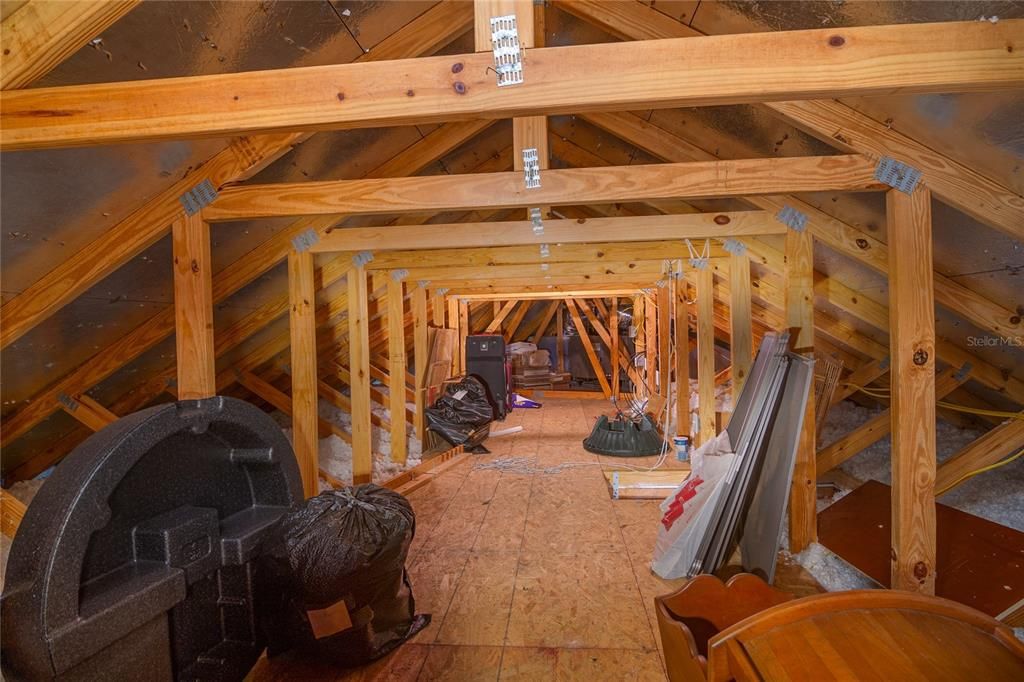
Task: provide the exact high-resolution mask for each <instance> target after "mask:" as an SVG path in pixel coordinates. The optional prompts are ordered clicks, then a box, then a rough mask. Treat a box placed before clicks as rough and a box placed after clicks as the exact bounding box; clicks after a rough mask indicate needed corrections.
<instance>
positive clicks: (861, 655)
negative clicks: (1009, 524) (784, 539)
mask: <svg viewBox="0 0 1024 682" xmlns="http://www.w3.org/2000/svg"><path fill="white" fill-rule="evenodd" d="M733 679H736V680H772V681H773V682H774V681H776V680H814V681H815V682H817V681H819V680H900V681H901V682H904V681H906V680H929V681H931V680H968V681H969V682H982V681H984V682H994V681H995V680H1015V681H1019V680H1024V644H1021V642H1019V641H1018V640H1016V639H1014V637H1013V631H1012V630H1010V628H1008V627H1006V626H1005V625H1003V624H1002V623H1000V622H999V621H997V620H995V619H994V618H991V617H990V616H987V615H985V614H983V613H981V612H980V611H976V610H975V609H972V608H970V607H967V606H964V605H962V604H958V603H956V602H952V601H948V600H946V599H939V598H937V597H928V596H924V595H917V594H912V593H909V592H895V591H890V590H855V591H851V592H837V593H831V594H822V595H815V596H811V597H805V598H803V599H797V600H794V601H790V602H786V603H784V604H780V605H778V606H774V607H772V608H769V609H766V610H764V611H761V612H760V613H758V614H756V615H754V616H751V617H750V618H747V619H745V620H742V621H740V622H739V623H736V624H735V625H733V626H732V627H730V628H727V629H725V630H723V631H722V632H720V633H718V634H717V635H715V636H714V637H713V638H712V639H711V640H710V642H709V645H708V680H712V681H716V680H721V681H724V680H733Z"/></svg>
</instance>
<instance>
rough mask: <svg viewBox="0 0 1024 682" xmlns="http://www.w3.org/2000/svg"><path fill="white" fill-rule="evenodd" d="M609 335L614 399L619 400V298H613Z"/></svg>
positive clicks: (609, 317)
mask: <svg viewBox="0 0 1024 682" xmlns="http://www.w3.org/2000/svg"><path fill="white" fill-rule="evenodd" d="M608 335H609V336H610V337H611V343H610V344H609V349H608V351H609V352H608V355H609V356H610V357H611V361H612V398H614V399H615V400H618V399H619V374H620V372H619V297H618V296H612V306H611V309H610V310H609V313H608Z"/></svg>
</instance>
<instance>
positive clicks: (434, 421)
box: [423, 376, 494, 452]
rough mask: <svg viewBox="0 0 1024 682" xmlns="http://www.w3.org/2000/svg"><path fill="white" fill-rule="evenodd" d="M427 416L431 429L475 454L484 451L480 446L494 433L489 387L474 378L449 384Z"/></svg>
mask: <svg viewBox="0 0 1024 682" xmlns="http://www.w3.org/2000/svg"><path fill="white" fill-rule="evenodd" d="M423 413H424V414H425V415H426V416H427V429H428V430H430V431H433V432H434V433H436V434H437V435H439V436H441V437H442V438H444V439H445V440H446V441H448V442H449V443H451V444H452V445H462V446H464V447H465V448H466V450H468V451H471V452H472V451H475V450H476V449H477V448H482V446H481V445H480V444H481V443H483V441H484V440H485V439H486V438H487V436H488V435H489V434H490V432H491V422H492V421H493V420H494V408H493V407H492V406H491V401H490V400H489V399H488V397H487V387H486V386H484V384H483V382H482V381H480V380H479V379H477V378H476V377H473V376H467V377H465V378H464V379H462V381H458V382H455V383H451V384H447V385H446V386H445V388H444V393H443V394H442V395H441V397H440V398H438V399H437V400H436V401H434V404H433V405H432V406H430V407H428V408H427V409H425V410H424V411H423ZM484 452H486V450H484Z"/></svg>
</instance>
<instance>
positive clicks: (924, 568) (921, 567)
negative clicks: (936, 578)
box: [914, 561, 928, 580]
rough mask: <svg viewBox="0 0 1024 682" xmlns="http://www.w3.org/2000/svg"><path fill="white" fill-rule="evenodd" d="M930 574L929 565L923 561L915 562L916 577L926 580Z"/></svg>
mask: <svg viewBox="0 0 1024 682" xmlns="http://www.w3.org/2000/svg"><path fill="white" fill-rule="evenodd" d="M927 575H928V565H927V564H926V563H925V562H923V561H918V562H917V563H916V564H914V577H915V578H917V579H918V580H924V579H925V577H926V576H927Z"/></svg>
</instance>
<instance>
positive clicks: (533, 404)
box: [512, 393, 542, 410]
mask: <svg viewBox="0 0 1024 682" xmlns="http://www.w3.org/2000/svg"><path fill="white" fill-rule="evenodd" d="M513 395H514V397H513V398H512V407H520V408H522V407H525V408H527V409H531V410H536V409H538V408H540V407H542V405H541V404H540V403H538V402H537V401H535V400H530V399H529V398H524V397H523V396H521V395H519V394H518V393H515V394H513Z"/></svg>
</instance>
